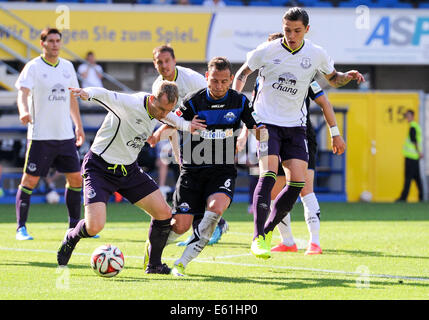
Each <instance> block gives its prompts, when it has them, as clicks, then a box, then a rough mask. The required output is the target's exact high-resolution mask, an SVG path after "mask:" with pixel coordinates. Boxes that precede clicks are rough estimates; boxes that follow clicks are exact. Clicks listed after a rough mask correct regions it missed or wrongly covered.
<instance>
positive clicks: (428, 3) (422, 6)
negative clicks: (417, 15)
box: [419, 2, 429, 8]
mask: <svg viewBox="0 0 429 320" xmlns="http://www.w3.org/2000/svg"><path fill="white" fill-rule="evenodd" d="M419 8H429V2H422V3H419Z"/></svg>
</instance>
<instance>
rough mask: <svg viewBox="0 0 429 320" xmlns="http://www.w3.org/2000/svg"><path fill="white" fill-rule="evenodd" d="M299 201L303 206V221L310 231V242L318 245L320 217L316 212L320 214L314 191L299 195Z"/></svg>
mask: <svg viewBox="0 0 429 320" xmlns="http://www.w3.org/2000/svg"><path fill="white" fill-rule="evenodd" d="M301 201H302V204H303V206H304V217H305V222H306V223H307V229H308V232H309V233H310V242H311V243H315V244H317V245H318V246H320V240H319V231H320V219H319V216H318V214H320V207H319V202H318V201H317V198H316V195H315V194H314V192H313V193H309V194H307V195H305V196H304V197H301Z"/></svg>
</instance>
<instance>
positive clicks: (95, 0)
mask: <svg viewBox="0 0 429 320" xmlns="http://www.w3.org/2000/svg"><path fill="white" fill-rule="evenodd" d="M82 2H84V3H108V2H109V1H108V0H82Z"/></svg>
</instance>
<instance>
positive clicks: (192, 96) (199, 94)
mask: <svg viewBox="0 0 429 320" xmlns="http://www.w3.org/2000/svg"><path fill="white" fill-rule="evenodd" d="M206 95H207V88H202V89H199V90H197V91H193V92H189V93H188V94H187V95H186V96H185V98H183V101H189V100H202V99H204V98H205V97H206Z"/></svg>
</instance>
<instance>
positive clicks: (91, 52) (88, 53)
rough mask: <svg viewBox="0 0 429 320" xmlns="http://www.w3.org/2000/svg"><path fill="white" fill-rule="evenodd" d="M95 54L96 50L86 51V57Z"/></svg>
mask: <svg viewBox="0 0 429 320" xmlns="http://www.w3.org/2000/svg"><path fill="white" fill-rule="evenodd" d="M93 55H94V52H93V51H88V52H87V53H86V57H87V58H88V56H93Z"/></svg>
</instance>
